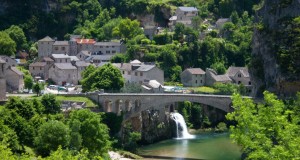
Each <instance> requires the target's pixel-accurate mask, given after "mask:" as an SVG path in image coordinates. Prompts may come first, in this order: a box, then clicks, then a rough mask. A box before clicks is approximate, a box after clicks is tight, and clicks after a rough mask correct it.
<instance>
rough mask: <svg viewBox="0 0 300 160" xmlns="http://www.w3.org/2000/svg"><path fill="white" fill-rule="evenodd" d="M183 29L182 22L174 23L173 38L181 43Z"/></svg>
mask: <svg viewBox="0 0 300 160" xmlns="http://www.w3.org/2000/svg"><path fill="white" fill-rule="evenodd" d="M184 30H185V26H184V24H182V23H176V25H175V33H174V36H173V37H174V40H177V41H179V42H181V43H183V41H184Z"/></svg>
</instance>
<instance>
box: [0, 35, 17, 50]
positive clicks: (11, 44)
mask: <svg viewBox="0 0 300 160" xmlns="http://www.w3.org/2000/svg"><path fill="white" fill-rule="evenodd" d="M0 53H1V54H4V55H7V56H12V55H15V53H16V43H15V41H14V40H12V39H11V38H10V37H9V35H8V34H7V33H6V32H1V31H0Z"/></svg>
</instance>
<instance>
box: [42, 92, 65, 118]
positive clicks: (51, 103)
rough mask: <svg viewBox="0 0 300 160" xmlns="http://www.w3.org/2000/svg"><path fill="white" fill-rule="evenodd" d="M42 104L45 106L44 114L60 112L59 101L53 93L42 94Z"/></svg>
mask: <svg viewBox="0 0 300 160" xmlns="http://www.w3.org/2000/svg"><path fill="white" fill-rule="evenodd" d="M42 104H43V105H44V106H45V112H44V113H46V114H56V113H60V112H61V110H60V109H61V107H60V103H59V101H58V100H56V97H55V95H53V94H45V95H43V97H42Z"/></svg>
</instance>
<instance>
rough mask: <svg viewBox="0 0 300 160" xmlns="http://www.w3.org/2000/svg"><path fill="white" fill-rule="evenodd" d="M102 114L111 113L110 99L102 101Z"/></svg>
mask: <svg viewBox="0 0 300 160" xmlns="http://www.w3.org/2000/svg"><path fill="white" fill-rule="evenodd" d="M104 112H112V101H111V100H110V99H106V100H105V101H104Z"/></svg>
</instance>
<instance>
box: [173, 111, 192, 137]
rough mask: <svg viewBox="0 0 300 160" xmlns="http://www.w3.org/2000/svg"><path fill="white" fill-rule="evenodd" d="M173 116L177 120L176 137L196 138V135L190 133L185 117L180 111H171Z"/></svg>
mask: <svg viewBox="0 0 300 160" xmlns="http://www.w3.org/2000/svg"><path fill="white" fill-rule="evenodd" d="M171 118H172V119H173V120H174V121H175V122H176V134H177V135H176V136H177V137H176V138H178V139H190V138H195V136H194V135H191V134H189V132H188V130H187V126H186V123H185V121H184V118H183V116H182V115H181V114H179V113H171Z"/></svg>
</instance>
